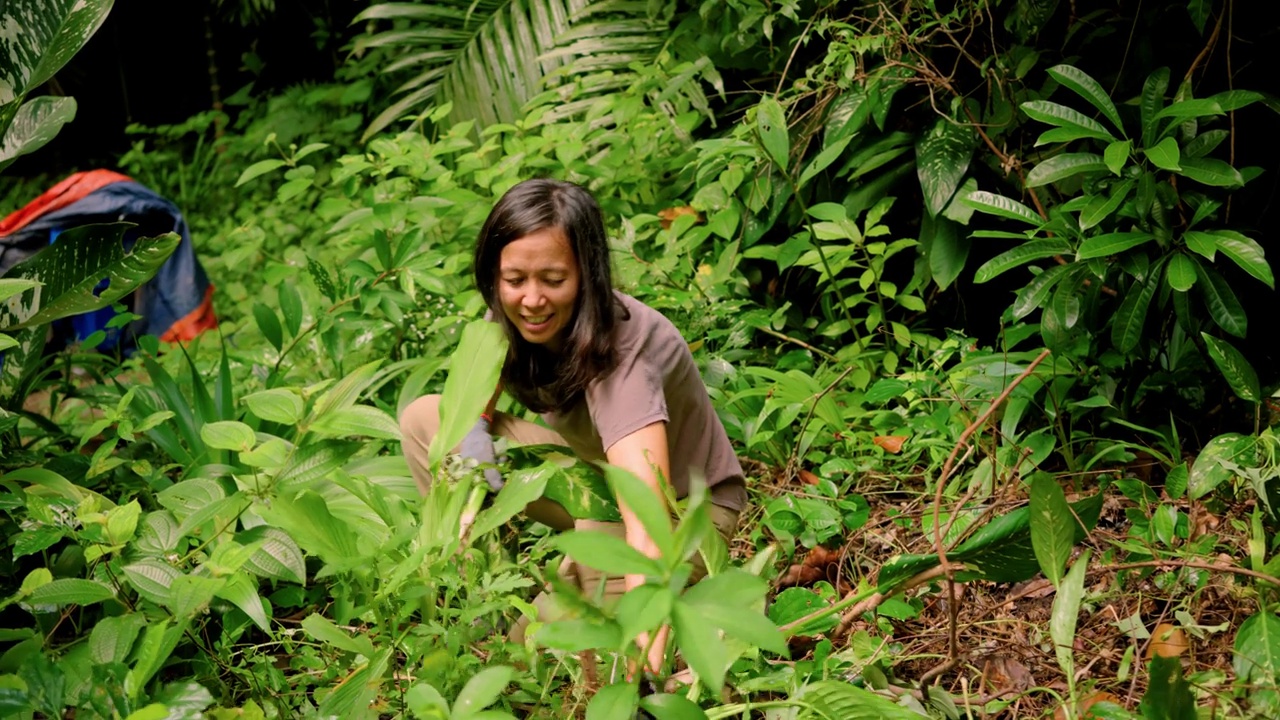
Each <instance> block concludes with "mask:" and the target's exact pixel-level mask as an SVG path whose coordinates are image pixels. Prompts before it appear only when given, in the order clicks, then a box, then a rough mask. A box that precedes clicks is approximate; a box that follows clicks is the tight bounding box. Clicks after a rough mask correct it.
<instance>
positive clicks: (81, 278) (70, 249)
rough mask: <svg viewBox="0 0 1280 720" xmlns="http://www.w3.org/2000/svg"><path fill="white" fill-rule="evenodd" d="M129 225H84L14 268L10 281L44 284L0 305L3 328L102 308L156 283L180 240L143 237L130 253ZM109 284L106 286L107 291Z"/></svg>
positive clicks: (14, 327)
mask: <svg viewBox="0 0 1280 720" xmlns="http://www.w3.org/2000/svg"><path fill="white" fill-rule="evenodd" d="M128 227H129V226H128V225H127V224H125V223H112V224H101V225H81V226H79V227H74V228H70V229H68V230H67V231H66V232H64V233H62V234H61V235H59V236H58V241H57V242H55V243H54V244H52V245H50V246H49V247H46V248H44V249H43V250H41V251H40V252H39V253H37V254H35V255H34V256H32V257H31V258H30V259H28V260H25V261H23V262H21V263H19V264H17V265H15V266H13V268H11V269H10V270H9V272H8V273H6V274H5V276H6V277H13V278H27V279H30V280H35V281H38V282H40V283H41V285H40V286H39V287H34V288H31V289H30V290H27V291H25V292H23V293H22V294H20V295H14V296H13V297H10V298H9V299H8V300H6V301H5V302H4V303H0V329H3V330H6V331H11V330H16V329H19V328H26V327H33V326H38V325H43V324H46V323H50V322H53V321H54V320H58V319H60V318H64V317H67V316H70V315H79V314H81V313H86V312H91V311H94V310H100V309H102V308H104V307H108V306H110V305H111V304H112V303H114V302H115V301H117V300H119V299H120V298H122V297H125V296H126V295H128V294H129V293H131V292H133V291H134V290H136V289H138V287H139V286H141V285H142V284H143V283H145V282H146V281H147V280H150V279H151V277H152V276H153V275H155V273H156V271H157V270H159V269H160V266H161V265H163V264H164V262H165V261H166V260H168V259H169V256H170V255H172V254H173V251H174V250H176V249H177V248H178V240H179V238H178V236H177V235H176V234H175V233H165V234H164V235H159V236H156V237H150V238H140V239H139V240H138V241H137V242H135V243H134V245H133V248H132V249H131V250H130V251H129V252H125V249H124V244H123V238H124V231H125V229H126V228H128ZM103 281H105V282H106V287H101V284H102V283H103Z"/></svg>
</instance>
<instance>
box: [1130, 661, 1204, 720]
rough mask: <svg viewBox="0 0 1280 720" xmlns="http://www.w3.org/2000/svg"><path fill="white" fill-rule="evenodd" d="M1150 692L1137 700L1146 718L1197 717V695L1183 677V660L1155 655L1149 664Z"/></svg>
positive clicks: (1182, 719)
mask: <svg viewBox="0 0 1280 720" xmlns="http://www.w3.org/2000/svg"><path fill="white" fill-rule="evenodd" d="M1148 675H1149V676H1150V677H1149V679H1148V681H1147V692H1146V693H1145V694H1144V695H1143V696H1142V701H1141V702H1140V703H1139V704H1138V708H1139V710H1141V712H1142V717H1143V718H1145V719H1146V720H1196V718H1197V717H1198V715H1197V713H1196V696H1195V695H1194V694H1193V693H1192V692H1191V685H1190V684H1189V683H1188V682H1187V680H1186V678H1184V677H1182V661H1181V660H1179V659H1178V658H1176V657H1162V656H1160V655H1156V656H1154V657H1152V658H1151V664H1150V667H1149V668H1148Z"/></svg>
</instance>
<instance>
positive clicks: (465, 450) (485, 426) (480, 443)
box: [458, 417, 503, 492]
mask: <svg viewBox="0 0 1280 720" xmlns="http://www.w3.org/2000/svg"><path fill="white" fill-rule="evenodd" d="M458 454H459V455H461V456H462V457H465V458H471V459H472V460H475V461H477V462H479V463H481V464H485V465H489V466H490V467H486V468H485V469H484V479H485V481H486V482H488V483H489V487H490V488H492V489H493V491H494V492H497V491H499V490H501V489H502V485H503V481H502V473H500V472H498V469H497V468H495V467H493V465H494V464H495V463H496V462H497V459H496V458H495V457H494V452H493V436H492V435H490V434H489V421H488V420H486V419H485V418H483V417H481V418H480V419H479V420H476V424H475V425H472V426H471V430H469V431H468V432H467V434H466V437H464V438H462V443H461V444H459V445H458Z"/></svg>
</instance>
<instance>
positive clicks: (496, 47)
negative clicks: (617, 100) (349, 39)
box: [354, 0, 670, 140]
mask: <svg viewBox="0 0 1280 720" xmlns="http://www.w3.org/2000/svg"><path fill="white" fill-rule="evenodd" d="M658 5H660V3H654V2H650V0H602V1H599V2H592V1H591V0H502V1H499V2H494V1H492V0H446V1H444V2H432V3H430V4H427V3H413V2H387V3H378V4H375V5H372V6H370V7H369V8H368V9H366V10H365V11H364V12H362V13H360V15H358V16H357V18H356V22H365V23H367V24H368V26H369V30H368V32H366V33H365V34H364V35H362V36H361V37H359V38H358V39H357V40H356V43H355V46H354V47H355V52H356V53H362V52H365V51H367V50H372V49H375V48H381V49H382V50H383V52H385V53H387V55H388V56H389V57H392V58H393V59H392V60H391V61H390V62H388V63H387V64H386V65H385V66H384V67H383V68H382V69H381V73H382V74H384V75H387V76H391V77H394V78H395V79H397V80H399V84H398V86H397V87H396V89H395V91H394V92H393V95H394V96H398V97H397V99H396V100H395V102H394V103H392V104H391V105H390V106H389V107H387V108H386V109H385V110H383V111H382V112H381V113H380V114H379V115H378V116H377V117H376V118H374V120H373V121H372V122H371V123H370V124H369V127H368V128H367V129H366V130H365V133H364V137H363V140H368V139H369V138H370V137H372V136H373V135H375V134H377V133H378V132H381V131H382V130H384V129H386V128H387V127H388V126H390V125H391V124H392V123H394V122H396V121H397V120H400V119H401V118H404V117H405V116H408V115H421V114H422V113H423V111H424V110H426V109H427V107H428V106H430V105H433V104H443V103H445V102H450V103H452V106H453V110H452V114H451V118H450V119H451V120H453V121H455V122H457V121H461V120H475V121H476V122H477V124H478V125H480V126H481V127H484V126H487V125H492V124H495V123H500V122H512V121H514V120H516V119H518V118H520V117H521V116H522V109H523V108H524V107H525V105H526V103H528V101H529V100H530V99H531V98H533V97H535V96H536V95H538V94H539V93H540V92H542V91H543V90H544V89H545V88H546V86H547V80H548V78H552V77H555V78H558V79H560V80H562V81H566V80H567V79H568V76H577V75H586V74H601V73H603V74H606V75H608V74H610V73H612V74H613V75H616V76H617V78H616V79H615V81H614V82H611V83H608V84H607V85H606V86H605V87H614V88H616V87H620V86H622V85H625V79H622V78H623V77H624V76H628V75H630V74H631V70H630V67H631V65H632V64H633V63H648V62H652V61H653V60H654V58H655V57H656V56H657V54H658V52H659V51H660V50H661V49H662V47H663V44H664V42H665V40H666V37H667V34H668V33H669V31H670V25H669V23H668V22H666V21H664V20H663V19H661V17H660V16H659V15H655V14H653V13H654V8H655V7H656V6H658ZM575 107H585V105H581V104H575ZM557 115H560V116H563V113H557Z"/></svg>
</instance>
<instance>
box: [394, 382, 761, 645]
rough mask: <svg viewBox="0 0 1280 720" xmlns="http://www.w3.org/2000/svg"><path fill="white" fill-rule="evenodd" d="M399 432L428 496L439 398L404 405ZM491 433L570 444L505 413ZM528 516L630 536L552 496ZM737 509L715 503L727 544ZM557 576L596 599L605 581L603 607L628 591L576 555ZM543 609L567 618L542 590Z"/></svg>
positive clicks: (516, 636) (701, 570)
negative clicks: (580, 515) (578, 516)
mask: <svg viewBox="0 0 1280 720" xmlns="http://www.w3.org/2000/svg"><path fill="white" fill-rule="evenodd" d="M400 430H401V433H402V434H403V436H404V441H403V446H404V455H405V459H406V460H407V461H408V463H409V469H410V471H411V472H412V473H413V479H414V480H415V481H416V482H417V483H418V489H419V490H420V491H422V492H423V493H424V494H425V493H426V492H427V490H428V489H429V488H430V486H431V473H430V472H428V467H429V464H428V462H427V450H428V448H430V447H431V438H433V437H435V435H436V433H437V432H438V431H439V430H440V396H439V395H427V396H424V397H421V398H418V399H417V400H415V401H414V402H413V403H411V404H410V405H409V407H407V408H405V410H404V413H403V414H402V415H401V416H400ZM489 431H490V432H491V433H492V434H494V435H500V436H502V437H505V438H507V439H509V440H511V441H513V442H517V443H520V444H551V445H561V446H565V447H566V448H567V447H568V443H567V442H565V440H564V438H562V437H560V435H559V434H558V433H556V432H555V431H554V430H551V429H549V428H545V427H542V426H541V425H535V424H534V423H531V422H529V421H527V420H522V419H520V418H517V417H515V416H513V415H508V414H506V413H501V412H499V413H495V414H494V417H493V422H492V423H491V424H490V426H489ZM525 515H527V516H528V517H529V518H530V519H532V520H536V521H538V522H540V523H543V524H544V525H548V526H550V527H552V528H554V529H556V530H569V529H578V530H591V531H597V532H605V533H609V534H610V535H615V536H617V537H620V538H625V536H626V531H625V529H624V527H623V525H622V523H620V522H601V521H598V520H576V521H575V519H574V518H573V517H572V516H571V515H569V513H568V512H566V511H565V509H564V508H563V507H561V506H560V504H559V503H557V502H555V501H554V500H549V499H547V498H539V499H537V500H534V501H533V502H531V503H529V504H528V505H527V506H526V507H525ZM738 515H739V513H738V511H737V510H732V509H730V508H726V507H723V506H720V505H711V521H712V524H714V525H715V527H716V530H717V531H718V532H719V533H720V537H722V538H723V539H724V540H725V542H728V541H729V540H730V538H732V537H733V534H734V533H735V532H737V529H738ZM691 562H692V563H693V573H692V575H691V576H690V578H689V581H690V582H697V581H698V580H701V579H702V578H703V577H705V576H706V573H707V568H706V565H705V563H704V562H703V559H702V555H701V553H696V554H695V555H694V556H693V559H692V561H691ZM557 574H558V575H559V576H560V578H561V579H563V580H565V581H566V582H569V583H570V584H572V585H575V586H577V587H578V588H580V589H581V590H582V592H583V593H585V594H586V595H587V597H592V598H594V597H597V592H599V588H600V585H601V583H603V585H604V592H603V597H604V605H605V607H609V606H611V605H612V604H613V603H615V602H617V600H618V599H619V598H621V597H622V596H623V595H624V594H625V593H626V585H625V578H623V577H622V576H621V575H609V576H606V575H604V574H603V573H601V572H600V571H598V570H595V569H593V568H589V567H586V566H585V565H579V564H577V563H575V562H574V561H573V559H572V558H568V557H566V558H565V559H564V561H563V562H561V564H560V567H559V569H558V571H557ZM533 605H534V607H536V608H537V609H538V621H539V622H550V621H553V620H557V619H560V618H562V617H564V611H563V610H562V609H561V608H560V607H559V606H558V604H557V603H556V602H555V601H554V598H552V597H551V596H550V595H549V594H548V593H547V592H545V591H544V592H541V593H539V594H538V596H537V597H536V598H534V601H533ZM528 624H529V619H528V618H525V617H521V618H520V620H518V621H517V622H516V624H515V626H513V627H512V629H511V633H510V639H511V641H512V642H517V643H523V642H524V633H525V628H526V627H527V626H528Z"/></svg>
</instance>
